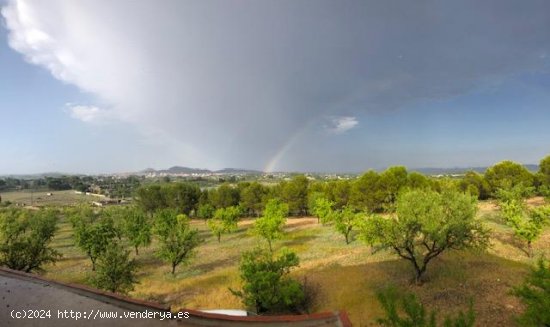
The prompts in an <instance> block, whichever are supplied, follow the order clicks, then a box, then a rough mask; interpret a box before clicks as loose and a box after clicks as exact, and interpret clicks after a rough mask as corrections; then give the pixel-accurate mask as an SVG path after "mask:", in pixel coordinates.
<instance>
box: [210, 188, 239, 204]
mask: <svg viewBox="0 0 550 327" xmlns="http://www.w3.org/2000/svg"><path fill="white" fill-rule="evenodd" d="M208 197H209V201H210V204H212V205H213V206H214V207H215V208H216V209H219V208H227V207H232V206H236V205H238V204H239V190H238V189H236V188H234V187H232V186H231V185H229V184H226V183H224V184H222V185H220V186H219V187H218V188H217V189H214V190H212V191H210V194H209V195H208Z"/></svg>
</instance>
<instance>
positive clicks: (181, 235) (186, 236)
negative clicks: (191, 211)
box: [155, 209, 201, 275]
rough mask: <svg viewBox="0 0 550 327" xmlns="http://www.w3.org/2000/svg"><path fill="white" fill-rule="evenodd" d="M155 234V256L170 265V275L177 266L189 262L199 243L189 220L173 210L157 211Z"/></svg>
mask: <svg viewBox="0 0 550 327" xmlns="http://www.w3.org/2000/svg"><path fill="white" fill-rule="evenodd" d="M155 233H156V235H157V236H158V238H159V242H160V246H159V249H158V251H157V255H158V257H159V258H160V259H162V260H165V261H167V262H169V263H170V265H171V267H172V270H171V272H172V275H174V274H175V272H176V267H177V266H178V265H180V264H182V263H186V262H187V261H189V260H190V258H191V257H192V255H193V252H194V250H195V248H196V247H197V246H198V245H199V244H200V243H201V239H200V237H199V231H198V230H197V229H191V227H190V225H189V218H188V217H187V216H186V215H184V214H178V213H177V211H176V210H174V209H163V210H159V211H158V212H157V213H156V214H155Z"/></svg>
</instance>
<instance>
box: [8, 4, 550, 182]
mask: <svg viewBox="0 0 550 327" xmlns="http://www.w3.org/2000/svg"><path fill="white" fill-rule="evenodd" d="M0 6H2V7H3V9H2V16H1V19H2V26H1V27H0V114H1V117H2V124H1V128H0V148H1V149H2V156H1V157H0V175H2V174H16V173H38V172H48V171H62V172H69V173H104V172H124V171H136V170H141V169H144V168H147V167H153V168H166V167H169V166H173V165H182V166H191V167H202V168H210V169H220V168H224V167H239V168H252V169H261V170H292V171H354V172H356V171H363V170H367V169H369V168H384V167H386V166H389V165H406V166H409V167H411V168H414V167H465V166H485V165H490V164H493V163H495V162H498V161H501V160H505V159H511V160H515V161H518V162H522V163H538V161H539V160H540V159H541V158H543V157H544V156H546V155H548V154H550V128H548V126H550V124H549V123H550V69H549V68H550V7H549V4H548V3H546V2H545V1H524V2H521V3H520V2H515V1H486V2H483V3H479V2H476V1H465V2H461V3H460V4H457V3H455V2H451V1H449V2H446V1H438V2H431V1H427V2H421V3H411V2H408V1H400V0H395V1H393V0H392V1H387V2H383V3H382V2H377V1H344V2H335V1H306V0H303V1H263V2H257V1H234V2H231V3H230V4H229V3H228V2H224V1H187V2H181V1H170V0H167V1H165V3H163V6H162V7H159V6H158V4H157V5H155V3H154V2H149V1H137V2H132V1H117V2H112V1H102V0H100V1H91V0H80V1H63V0H48V1H43V2H42V1H41V2H36V1H34V2H32V1H24V0H17V1H16V0H13V1H11V0H10V1H3V2H0ZM144 22H147V23H146V24H144Z"/></svg>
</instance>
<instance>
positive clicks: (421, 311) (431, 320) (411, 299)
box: [377, 288, 475, 327]
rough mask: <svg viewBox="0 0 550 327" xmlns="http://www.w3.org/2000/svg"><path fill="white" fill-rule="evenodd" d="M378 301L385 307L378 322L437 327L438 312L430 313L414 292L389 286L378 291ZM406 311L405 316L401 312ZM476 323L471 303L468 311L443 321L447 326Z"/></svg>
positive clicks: (402, 326)
mask: <svg viewBox="0 0 550 327" xmlns="http://www.w3.org/2000/svg"><path fill="white" fill-rule="evenodd" d="M377 297H378V301H379V302H380V304H381V305H382V308H383V309H384V313H385V315H386V316H385V317H384V318H379V319H378V323H379V324H380V325H382V326H388V327H436V326H438V325H437V314H436V312H435V311H431V312H430V313H429V314H428V313H427V312H426V308H425V307H424V305H423V304H422V303H420V302H419V301H418V299H417V298H416V296H415V295H414V294H412V293H409V294H404V295H400V294H398V293H397V291H396V290H395V289H393V288H387V289H385V290H383V291H380V292H378V293H377ZM400 311H402V312H403V313H404V317H402V316H400V315H399V312H400ZM474 323H475V313H474V311H473V305H472V303H470V308H469V310H468V312H466V313H463V312H462V311H461V312H460V313H459V314H458V316H457V317H455V318H452V317H446V318H445V321H444V323H443V326H445V327H472V326H474Z"/></svg>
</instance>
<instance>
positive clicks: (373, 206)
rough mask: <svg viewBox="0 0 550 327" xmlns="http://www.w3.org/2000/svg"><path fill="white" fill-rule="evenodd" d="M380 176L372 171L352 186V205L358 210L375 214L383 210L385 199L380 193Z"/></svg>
mask: <svg viewBox="0 0 550 327" xmlns="http://www.w3.org/2000/svg"><path fill="white" fill-rule="evenodd" d="M379 180H380V175H379V174H378V173H377V172H375V171H373V170H370V171H368V172H366V173H364V174H363V175H361V177H359V178H358V179H357V180H355V181H354V182H353V183H352V185H351V191H350V192H351V194H350V204H351V205H352V206H354V207H356V208H358V209H361V210H365V211H368V212H375V211H378V210H380V209H382V203H383V200H384V199H383V197H382V193H381V192H380V191H379V188H378V182H379Z"/></svg>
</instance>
